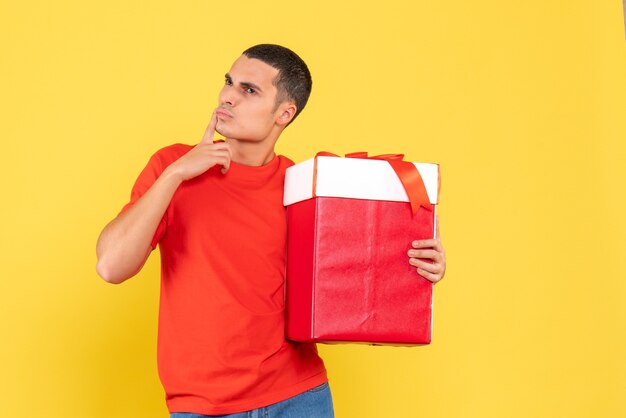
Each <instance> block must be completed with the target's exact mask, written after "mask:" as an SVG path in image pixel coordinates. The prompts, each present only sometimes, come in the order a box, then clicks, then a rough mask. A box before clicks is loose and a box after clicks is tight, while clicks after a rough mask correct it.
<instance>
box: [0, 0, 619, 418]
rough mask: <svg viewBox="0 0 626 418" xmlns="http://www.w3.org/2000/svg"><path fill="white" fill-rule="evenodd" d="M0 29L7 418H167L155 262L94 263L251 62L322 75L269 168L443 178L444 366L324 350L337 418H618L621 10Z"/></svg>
mask: <svg viewBox="0 0 626 418" xmlns="http://www.w3.org/2000/svg"><path fill="white" fill-rule="evenodd" d="M304 4H305V3H294V4H291V3H289V2H282V3H281V2H254V1H242V0H238V1H233V2H209V1H198V0H196V1H179V2H165V1H151V2H132V1H119V0H114V1H108V2H99V4H96V3H95V2H90V1H67V0H65V1H57V2H44V1H39V2H36V1H34V2H17V1H14V2H3V3H2V5H0V31H1V33H0V34H1V37H0V43H1V44H2V45H1V46H2V49H1V50H2V53H1V58H0V59H1V60H2V64H1V65H0V95H1V97H2V99H1V106H2V107H1V109H0V112H1V131H0V135H1V137H2V148H1V152H0V167H1V169H2V175H1V176H0V182H1V183H0V186H1V189H0V190H1V191H2V196H3V197H2V205H1V209H0V211H1V212H0V216H1V219H2V232H1V233H0V254H1V257H2V262H1V263H0V278H1V280H0V315H1V319H0V333H1V335H2V343H1V344H0V370H1V371H0V409H1V411H2V412H1V413H0V415H2V416H6V417H31V416H45V417H47V418H56V417H79V418H82V417H86V418H105V417H106V418H110V417H116V418H125V417H165V416H167V415H166V409H165V406H164V400H163V391H162V389H161V386H160V383H159V381H158V376H157V372H156V359H155V344H156V340H155V339H156V321H157V308H158V286H159V277H158V274H159V271H158V266H159V260H158V253H157V252H155V253H153V254H152V256H151V258H150V260H149V262H148V264H147V265H146V267H145V268H144V270H143V271H142V272H141V273H140V274H139V275H138V276H137V277H135V278H134V279H132V280H130V281H129V282H126V283H125V284H123V285H121V286H112V285H109V284H106V283H105V282H104V281H102V280H101V279H99V278H98V277H97V275H96V273H95V262H96V258H95V242H96V239H97V237H98V234H99V232H100V231H101V229H102V227H103V226H104V225H105V224H106V223H107V222H108V221H109V220H110V219H111V218H112V217H113V216H114V215H115V214H116V213H117V211H119V209H120V208H121V207H122V205H123V204H124V203H126V201H127V199H128V197H129V193H130V188H131V186H132V184H133V182H134V179H135V178H136V176H137V174H138V173H139V171H140V170H141V168H142V167H143V166H144V164H145V163H146V161H147V159H148V157H149V156H150V155H151V154H152V152H154V151H155V150H156V149H158V148H160V147H162V146H165V145H168V144H170V143H173V142H186V143H195V142H197V141H198V140H199V138H200V137H201V136H202V133H203V132H204V128H205V127H206V124H207V121H208V117H209V116H210V112H211V110H212V108H213V107H214V106H215V104H216V98H217V93H218V90H219V88H220V87H221V85H222V82H223V74H224V73H225V72H226V71H227V70H228V69H229V67H230V64H231V63H232V61H233V60H234V59H235V58H236V57H237V56H238V55H239V53H240V52H241V51H243V50H244V49H245V48H246V47H248V46H251V45H253V44H256V43H261V42H273V43H281V44H284V45H286V46H288V47H291V48H293V49H294V50H295V51H297V52H298V53H299V54H300V55H301V56H302V57H303V58H304V59H305V60H306V61H307V62H308V64H309V66H310V68H311V70H312V73H313V76H314V89H313V94H312V96H311V100H310V102H309V105H308V107H307V109H306V110H305V111H304V113H303V114H302V115H301V116H300V117H299V119H298V121H297V122H296V123H295V124H294V125H293V126H290V127H289V128H288V129H287V131H286V132H285V133H284V135H283V137H282V138H281V140H280V141H279V146H278V151H279V152H281V153H283V154H285V155H288V156H290V157H291V158H292V159H294V160H295V161H302V160H304V159H306V158H308V157H310V156H311V155H312V154H313V153H314V152H316V151H318V150H328V151H333V152H337V153H344V152H350V151H360V150H368V151H370V152H373V153H388V152H404V153H405V154H406V155H407V157H408V158H409V159H411V160H414V161H428V162H438V163H440V164H441V167H442V178H443V183H442V198H441V202H440V203H441V206H440V214H441V222H442V224H441V232H442V236H443V239H444V244H445V246H446V249H447V253H448V263H449V266H448V272H447V276H446V278H445V279H444V281H443V282H441V283H439V284H438V285H437V286H436V287H435V329H434V339H433V343H432V345H430V346H425V347H418V348H404V347H369V346H358V345H337V346H320V352H321V354H322V357H323V358H324V359H325V361H326V364H327V367H328V371H329V375H330V379H331V385H332V390H333V395H334V399H335V407H336V413H337V416H338V417H339V418H349V417H392V416H393V417H396V416H397V417H429V418H437V417H451V418H452V417H454V418H456V417H468V418H473V417H476V418H491V417H493V418H502V417H507V418H516V417H569V418H573V417H581V418H582V417H618V416H626V403H625V402H624V394H625V393H626V325H625V324H626V307H625V305H626V280H625V279H626V262H625V260H626V257H625V256H624V254H623V253H624V251H625V250H626V245H625V244H624V240H625V237H626V221H625V220H624V213H626V198H625V193H624V185H625V183H626V169H625V167H624V166H625V164H624V163H625V161H624V160H625V156H626V145H625V139H626V117H625V114H626V111H625V110H626V77H625V75H626V54H625V52H626V51H625V49H626V48H625V45H626V42H625V39H624V27H623V16H622V4H621V2H620V1H619V0H594V1H582V0H570V1H562V0H526V1H512V2H505V1H497V0H475V1H466V0H450V1H426V0H417V1H409V0H406V1H398V0H388V1H384V2H381V3H379V4H375V5H371V6H369V5H366V4H367V3H363V2H360V1H347V2H339V1H321V2H320V1H318V2H316V4H315V5H313V4H312V2H311V5H304Z"/></svg>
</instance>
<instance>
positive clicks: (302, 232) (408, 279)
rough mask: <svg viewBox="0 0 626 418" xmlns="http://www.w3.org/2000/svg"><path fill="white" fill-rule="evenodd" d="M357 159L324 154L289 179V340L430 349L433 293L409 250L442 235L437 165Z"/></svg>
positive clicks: (302, 165)
mask: <svg viewBox="0 0 626 418" xmlns="http://www.w3.org/2000/svg"><path fill="white" fill-rule="evenodd" d="M357 157H358V158H337V157H333V156H323V155H318V156H317V157H315V158H313V159H310V160H308V161H305V162H303V163H300V164H296V165H295V166H293V167H290V168H289V169H288V170H287V174H286V179H285V198H284V203H285V206H287V219H288V240H287V282H286V336H287V338H288V339H290V340H293V341H302V342H321V343H341V342H359V343H368V344H373V345H419V344H429V343H430V341H431V333H432V298H433V284H432V283H431V282H430V281H428V280H426V279H424V278H423V277H421V276H420V275H419V274H418V273H417V271H416V269H415V267H413V266H411V265H410V264H409V262H408V261H409V258H408V255H407V251H408V250H409V248H410V245H411V242H412V241H413V240H415V239H428V238H433V237H434V236H435V228H434V224H435V216H436V213H435V208H436V203H437V197H438V193H439V166H438V165H437V164H423V163H409V162H401V161H399V160H398V159H392V160H390V161H384V160H380V159H367V157H365V158H364V155H362V154H359V155H358V156H357ZM380 157H382V158H393V157H390V156H380ZM400 157H401V156H400ZM369 158H379V157H369ZM407 165H408V166H407ZM398 166H400V167H398ZM416 174H417V175H416ZM407 176H408V177H409V180H408V182H409V183H411V182H412V183H411V184H408V185H406V187H407V188H409V189H410V190H409V191H407V189H405V184H404V182H407ZM411 176H413V179H410V177H411ZM416 189H420V190H417V191H416ZM416 196H417V197H416Z"/></svg>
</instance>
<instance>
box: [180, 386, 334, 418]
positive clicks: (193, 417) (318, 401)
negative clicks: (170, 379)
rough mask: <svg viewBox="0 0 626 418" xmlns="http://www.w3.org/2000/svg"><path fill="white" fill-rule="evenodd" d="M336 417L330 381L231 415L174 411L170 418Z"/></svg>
mask: <svg viewBox="0 0 626 418" xmlns="http://www.w3.org/2000/svg"><path fill="white" fill-rule="evenodd" d="M205 417H223V418H335V412H334V410H333V399H332V395H331V393H330V386H329V385H328V382H326V383H322V384H321V385H319V386H316V387H314V388H312V389H309V390H307V391H306V392H302V393H301V394H299V395H296V396H294V397H291V398H289V399H285V400H284V401H281V402H278V403H275V404H272V405H268V406H266V407H263V408H259V409H254V410H252V411H247V412H239V413H237V414H229V415H200V414H194V413H191V412H172V413H171V414H170V418H205Z"/></svg>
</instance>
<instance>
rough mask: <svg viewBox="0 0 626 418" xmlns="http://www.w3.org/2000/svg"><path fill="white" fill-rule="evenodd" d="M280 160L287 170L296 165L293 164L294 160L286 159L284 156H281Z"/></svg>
mask: <svg viewBox="0 0 626 418" xmlns="http://www.w3.org/2000/svg"><path fill="white" fill-rule="evenodd" d="M278 158H280V160H281V164H282V165H283V166H284V167H285V168H289V167H291V166H292V165H295V163H294V162H293V160H292V159H291V158H289V157H285V156H284V155H279V156H278Z"/></svg>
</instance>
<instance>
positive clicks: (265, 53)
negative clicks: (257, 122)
mask: <svg viewBox="0 0 626 418" xmlns="http://www.w3.org/2000/svg"><path fill="white" fill-rule="evenodd" d="M243 55H245V56H246V57H248V58H254V59H258V60H260V61H263V62H264V63H266V64H269V65H271V66H272V67H274V68H276V69H277V70H278V76H276V79H275V80H274V85H275V86H276V89H277V90H278V94H277V95H276V106H277V107H278V105H280V104H281V103H282V102H285V101H289V100H291V101H293V102H294V103H295V105H296V113H295V115H294V116H293V118H292V119H291V121H290V122H289V123H291V122H293V120H294V119H295V118H296V117H297V116H298V114H300V112H301V111H302V109H304V106H305V105H306V102H307V101H308V100H309V95H310V94H311V87H312V85H313V81H312V79H311V73H310V72H309V68H308V67H307V65H306V63H305V62H304V61H303V60H302V58H300V57H299V56H298V55H296V53H295V52H293V51H291V50H290V49H288V48H285V47H284V46H280V45H273V44H260V45H255V46H253V47H251V48H248V49H246V50H245V51H243Z"/></svg>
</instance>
